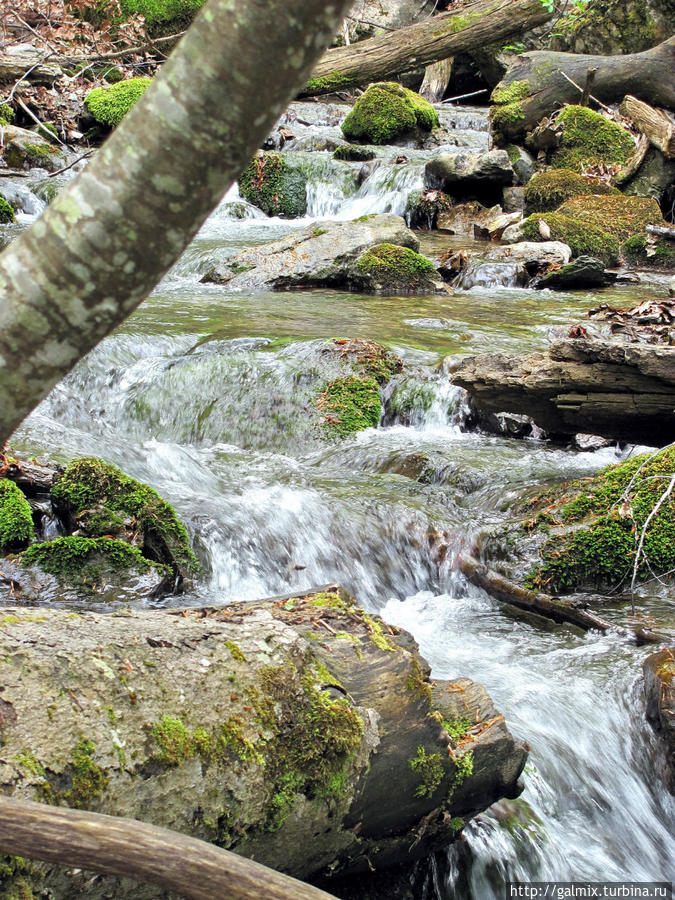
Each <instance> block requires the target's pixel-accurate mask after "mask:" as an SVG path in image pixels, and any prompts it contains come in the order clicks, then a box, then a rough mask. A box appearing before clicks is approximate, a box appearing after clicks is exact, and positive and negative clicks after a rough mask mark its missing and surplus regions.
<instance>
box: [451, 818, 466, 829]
mask: <svg viewBox="0 0 675 900" xmlns="http://www.w3.org/2000/svg"><path fill="white" fill-rule="evenodd" d="M465 825H466V822H465V821H464V819H462V818H460V817H459V816H454V817H453V818H452V819H450V828H451V830H452V831H454V832H455V833H457V832H459V831H461V830H462V828H464V826H465Z"/></svg>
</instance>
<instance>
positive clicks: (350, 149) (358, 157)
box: [333, 144, 375, 162]
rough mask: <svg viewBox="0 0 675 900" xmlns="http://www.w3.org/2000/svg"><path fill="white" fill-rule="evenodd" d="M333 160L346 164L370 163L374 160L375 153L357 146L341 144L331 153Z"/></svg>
mask: <svg viewBox="0 0 675 900" xmlns="http://www.w3.org/2000/svg"><path fill="white" fill-rule="evenodd" d="M333 159H341V160H344V161H346V162H370V160H371V159H375V151H374V150H367V149H366V148H365V147H360V146H359V145H358V144H342V145H341V146H340V147H336V148H335V150H334V151H333Z"/></svg>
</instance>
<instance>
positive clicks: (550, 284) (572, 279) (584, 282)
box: [512, 244, 613, 291]
mask: <svg viewBox="0 0 675 900" xmlns="http://www.w3.org/2000/svg"><path fill="white" fill-rule="evenodd" d="M512 246H518V245H517V244H515V245H512ZM612 282H613V279H612V278H609V277H608V276H607V275H606V274H605V264H604V263H603V262H602V260H600V259H595V258H594V257H593V256H578V257H577V258H576V259H574V260H572V261H571V262H569V263H567V265H564V266H562V267H561V268H560V269H555V270H554V271H553V272H547V273H546V274H545V275H543V276H542V277H541V279H539V280H538V281H537V283H536V284H534V285H533V287H537V288H552V289H553V290H557V291H571V290H575V289H576V288H589V287H590V288H592V287H606V286H607V285H608V284H610V283H612Z"/></svg>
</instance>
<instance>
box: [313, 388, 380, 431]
mask: <svg viewBox="0 0 675 900" xmlns="http://www.w3.org/2000/svg"><path fill="white" fill-rule="evenodd" d="M316 405H317V407H318V409H319V411H320V412H321V414H322V416H323V423H322V424H323V426H324V427H325V428H326V429H327V430H328V431H330V432H331V433H332V434H335V435H338V436H339V437H348V436H349V435H350V434H354V432H356V431H363V429H364V428H376V427H377V425H378V423H379V421H380V414H381V412H382V403H381V400H380V387H379V385H378V383H377V381H376V380H375V379H374V378H372V377H368V378H362V377H360V376H358V375H348V376H346V377H345V378H334V379H333V380H332V381H329V382H328V384H326V386H325V387H324V389H323V391H322V392H321V393H320V394H319V397H318V399H317V403H316Z"/></svg>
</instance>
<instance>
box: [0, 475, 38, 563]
mask: <svg viewBox="0 0 675 900" xmlns="http://www.w3.org/2000/svg"><path fill="white" fill-rule="evenodd" d="M32 539H33V515H32V513H31V508H30V506H29V504H28V501H27V500H26V498H25V497H24V495H23V493H22V491H21V490H20V489H19V488H18V487H17V486H16V485H15V484H14V482H13V481H9V480H8V479H7V478H3V479H2V480H0V550H2V551H4V552H7V551H8V550H19V549H21V548H22V547H25V546H26V545H27V544H28V543H29V542H30V541H31V540H32Z"/></svg>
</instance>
